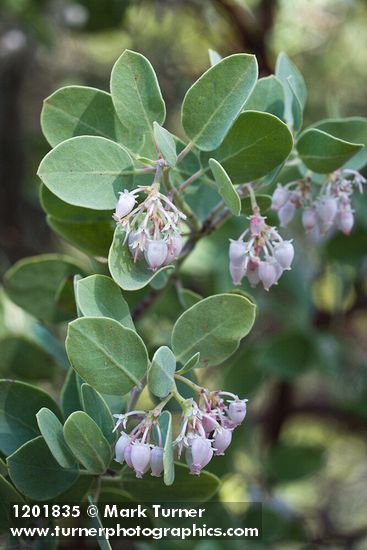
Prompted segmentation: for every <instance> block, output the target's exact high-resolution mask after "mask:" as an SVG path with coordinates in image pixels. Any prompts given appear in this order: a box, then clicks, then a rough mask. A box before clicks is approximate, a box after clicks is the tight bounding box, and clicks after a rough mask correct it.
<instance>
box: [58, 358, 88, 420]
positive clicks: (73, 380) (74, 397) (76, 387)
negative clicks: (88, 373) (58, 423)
mask: <svg viewBox="0 0 367 550" xmlns="http://www.w3.org/2000/svg"><path fill="white" fill-rule="evenodd" d="M81 385H82V381H81V378H80V377H79V376H78V375H77V374H76V372H75V370H74V369H72V368H70V369H69V371H68V373H67V375H66V378H65V381H64V384H63V386H62V388H61V395H60V401H61V410H62V413H63V415H64V418H67V417H68V416H70V415H71V413H73V412H74V411H80V409H82V408H83V407H82V403H81V398H80V387H81Z"/></svg>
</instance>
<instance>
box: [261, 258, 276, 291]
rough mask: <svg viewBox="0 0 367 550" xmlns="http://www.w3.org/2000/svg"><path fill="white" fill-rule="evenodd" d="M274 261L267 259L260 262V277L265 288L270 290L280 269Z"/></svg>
mask: <svg viewBox="0 0 367 550" xmlns="http://www.w3.org/2000/svg"><path fill="white" fill-rule="evenodd" d="M274 263H275V262H272V261H270V260H265V261H263V262H260V264H259V278H260V281H261V282H262V284H263V287H264V288H265V290H269V288H270V287H271V286H272V285H273V284H274V283H275V281H276V278H277V274H278V271H277V269H276V268H275V265H274Z"/></svg>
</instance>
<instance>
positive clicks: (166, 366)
mask: <svg viewBox="0 0 367 550" xmlns="http://www.w3.org/2000/svg"><path fill="white" fill-rule="evenodd" d="M175 370H176V358H175V356H174V354H173V353H172V351H171V350H170V349H169V348H168V347H167V346H162V347H160V348H159V349H157V351H156V352H155V354H154V356H153V359H152V364H151V366H150V368H149V370H148V388H149V389H150V391H151V392H152V393H153V394H154V395H156V396H157V397H160V398H162V399H163V397H166V396H167V395H168V394H169V393H170V392H171V391H172V389H173V386H174V374H175Z"/></svg>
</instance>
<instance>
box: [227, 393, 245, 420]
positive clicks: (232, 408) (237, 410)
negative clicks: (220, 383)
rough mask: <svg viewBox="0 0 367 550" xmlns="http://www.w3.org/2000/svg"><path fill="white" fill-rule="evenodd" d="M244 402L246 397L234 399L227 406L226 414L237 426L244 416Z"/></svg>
mask: <svg viewBox="0 0 367 550" xmlns="http://www.w3.org/2000/svg"><path fill="white" fill-rule="evenodd" d="M246 403H247V399H236V400H235V401H232V402H231V403H230V404H229V406H228V416H229V418H230V419H231V420H232V422H234V424H236V425H237V426H238V425H239V424H241V423H242V422H243V421H244V419H245V417H246V411H247V406H246Z"/></svg>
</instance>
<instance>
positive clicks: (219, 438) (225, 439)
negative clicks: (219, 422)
mask: <svg viewBox="0 0 367 550" xmlns="http://www.w3.org/2000/svg"><path fill="white" fill-rule="evenodd" d="M231 441H232V431H231V430H228V429H221V430H218V432H217V433H216V435H215V438H214V443H213V446H214V448H215V449H216V451H215V454H216V455H217V456H218V455H224V451H225V450H226V449H227V447H229V445H230V443H231Z"/></svg>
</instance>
